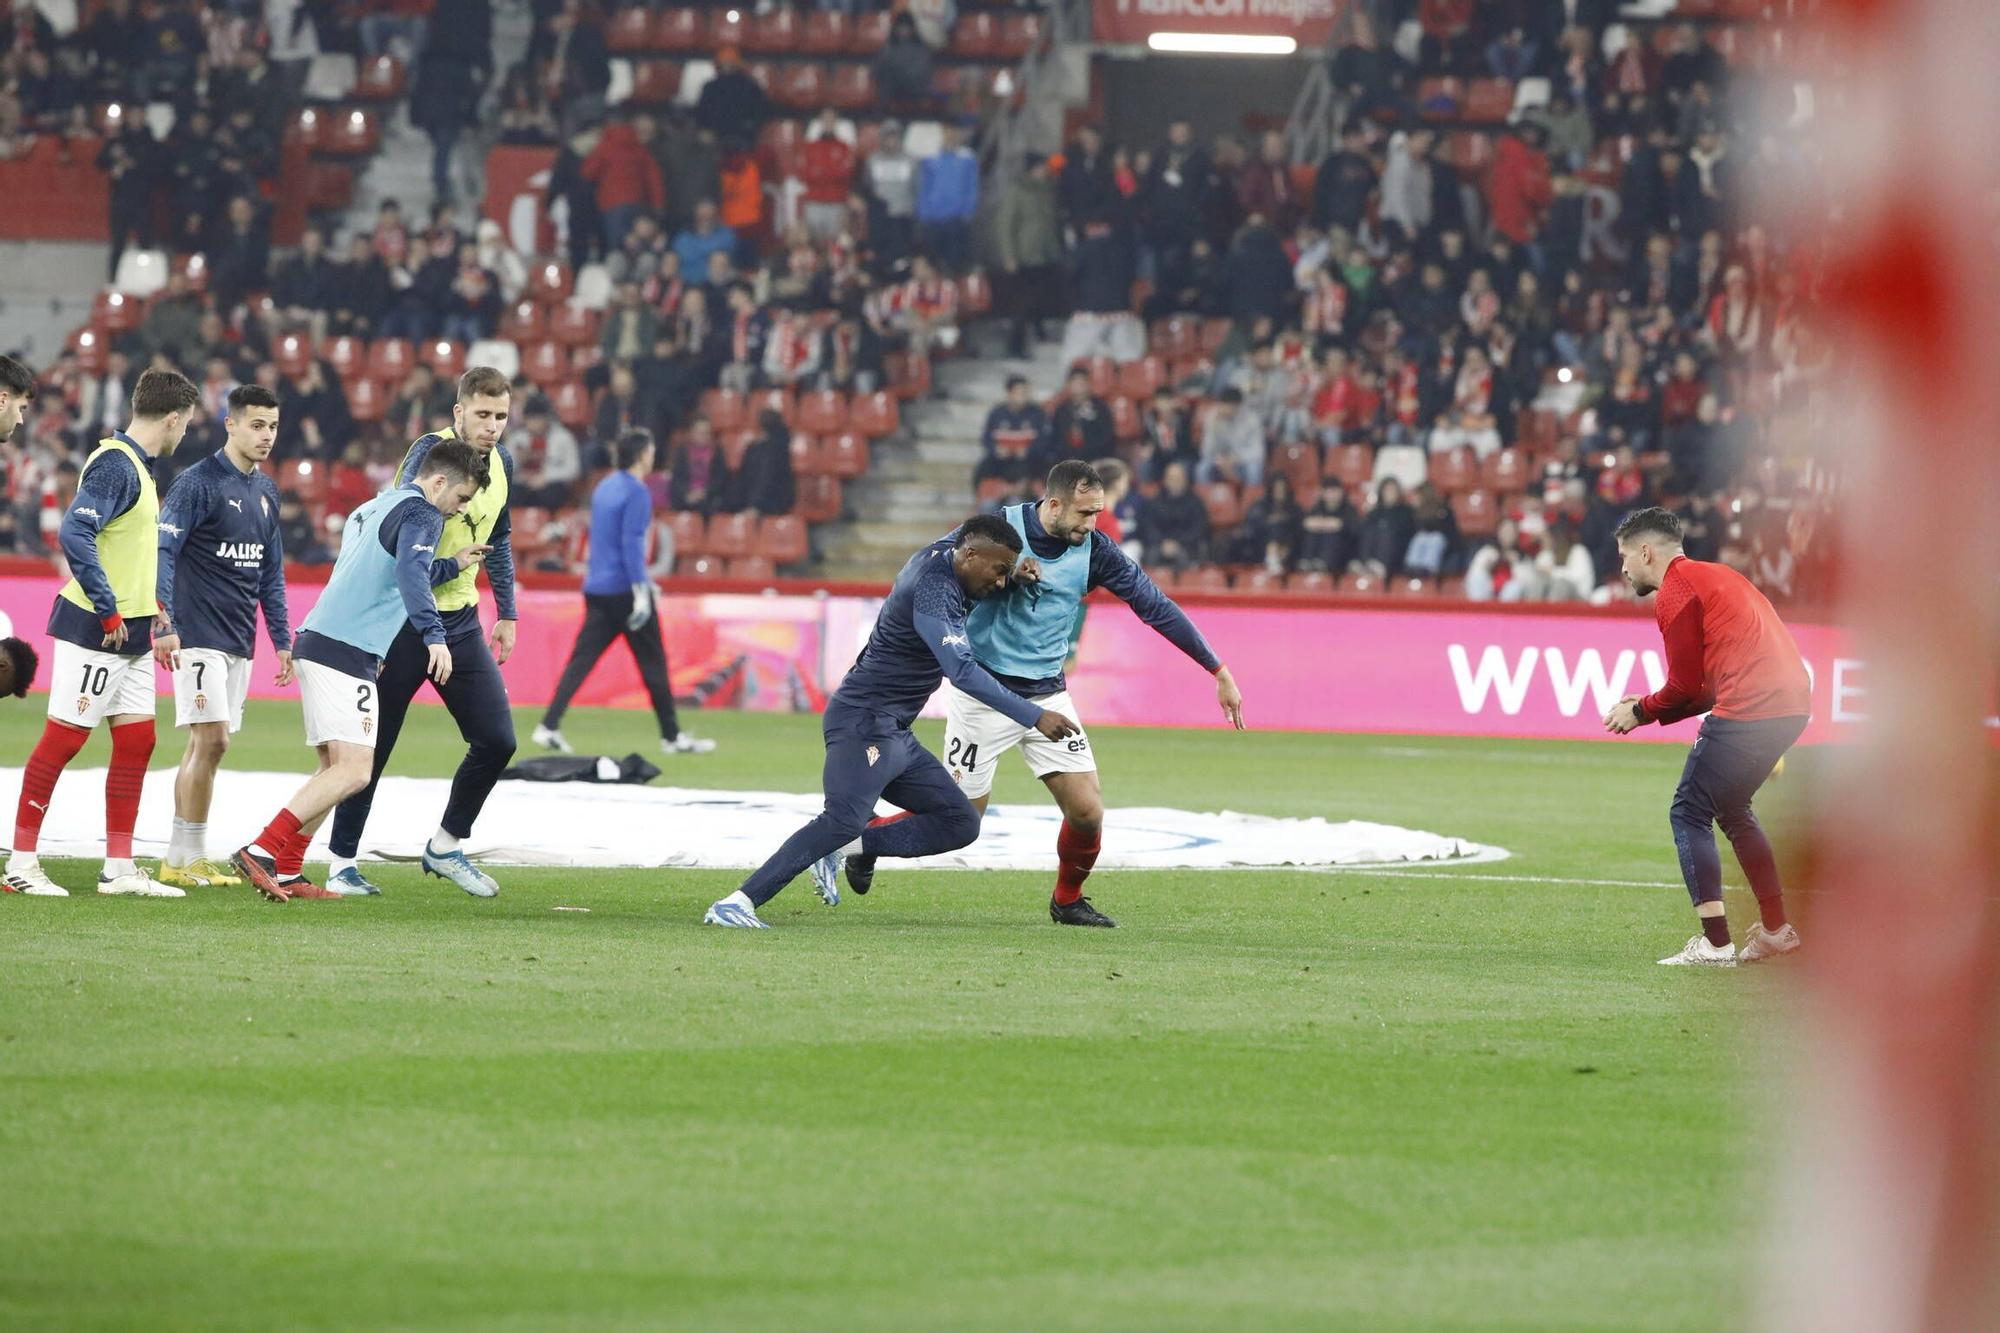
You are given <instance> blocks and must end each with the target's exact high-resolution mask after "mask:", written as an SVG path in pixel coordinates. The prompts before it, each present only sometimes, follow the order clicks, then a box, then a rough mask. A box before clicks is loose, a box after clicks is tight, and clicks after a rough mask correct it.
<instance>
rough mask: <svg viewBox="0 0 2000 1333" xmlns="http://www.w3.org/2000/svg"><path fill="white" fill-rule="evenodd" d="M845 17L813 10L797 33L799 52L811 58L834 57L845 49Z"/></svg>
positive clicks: (846, 23)
mask: <svg viewBox="0 0 2000 1333" xmlns="http://www.w3.org/2000/svg"><path fill="white" fill-rule="evenodd" d="M848 36H849V34H848V20H847V15H845V14H841V13H837V12H834V11H831V10H824V9H815V10H813V11H812V12H811V13H809V14H807V15H806V21H805V26H804V27H803V28H801V29H800V31H799V50H800V51H802V52H804V53H805V54H806V55H812V56H835V55H839V54H840V53H841V52H843V51H845V50H846V49H847V44H848Z"/></svg>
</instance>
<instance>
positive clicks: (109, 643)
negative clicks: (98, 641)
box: [104, 620, 132, 653]
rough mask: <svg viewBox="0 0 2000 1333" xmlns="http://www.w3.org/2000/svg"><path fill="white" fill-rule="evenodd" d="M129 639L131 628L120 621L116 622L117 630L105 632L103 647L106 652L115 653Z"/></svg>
mask: <svg viewBox="0 0 2000 1333" xmlns="http://www.w3.org/2000/svg"><path fill="white" fill-rule="evenodd" d="M131 637H132V627H131V626H130V625H127V624H126V623H125V622H124V621H122V620H121V621H119V622H118V628H117V629H114V630H106V631H105V634H104V647H105V648H106V650H108V651H110V652H114V653H115V652H117V651H118V650H119V649H121V648H123V647H124V646H125V640H127V639H129V638H131Z"/></svg>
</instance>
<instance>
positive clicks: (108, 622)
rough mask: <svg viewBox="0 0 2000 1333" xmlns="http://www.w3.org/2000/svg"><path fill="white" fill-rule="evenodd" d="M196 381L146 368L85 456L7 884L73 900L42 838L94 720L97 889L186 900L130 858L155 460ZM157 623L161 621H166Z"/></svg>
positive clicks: (145, 691) (149, 676) (69, 516)
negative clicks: (57, 878)
mask: <svg viewBox="0 0 2000 1333" xmlns="http://www.w3.org/2000/svg"><path fill="white" fill-rule="evenodd" d="M200 401H201V394H200V391H199V390H197V389H196V388H195V386H194V385H193V384H192V383H191V382H189V380H188V378H187V377H186V376H185V375H182V374H180V373H178V372H176V371H172V370H149V371H147V372H146V373H145V374H143V375H141V376H139V381H138V383H137V384H135V385H133V386H132V423H131V425H129V426H128V427H126V428H125V429H124V430H122V431H119V432H117V433H116V434H114V435H112V436H111V437H110V438H109V439H106V440H102V441H100V442H99V443H98V446H97V448H96V449H95V450H94V451H93V452H92V453H91V455H90V457H89V458H88V459H86V460H85V461H84V464H83V473H82V475H81V476H80V477H79V478H78V480H77V488H76V499H75V500H74V501H72V502H71V503H70V507H69V512H68V513H66V514H64V515H63V520H62V528H61V531H60V534H59V536H60V540H61V542H62V550H63V555H64V556H65V557H66V558H67V559H68V560H69V567H70V572H71V574H72V575H73V577H72V578H71V579H70V581H69V582H68V583H66V584H64V585H63V588H62V591H61V592H59V593H58V594H57V595H56V602H55V606H54V608H53V609H52V610H51V611H50V613H49V634H50V636H51V637H52V638H54V639H55V641H56V644H55V654H54V658H53V664H52V667H51V671H52V676H51V679H50V682H49V722H48V726H47V728H46V729H44V730H43V732H42V738H41V740H39V741H37V742H36V743H35V749H34V753H32V754H30V755H29V756H28V765H27V770H26V772H24V773H23V774H22V775H21V801H20V805H19V806H18V808H17V809H16V812H15V816H14V854H13V855H12V856H10V857H8V858H7V870H6V875H5V878H4V881H0V883H4V887H5V888H7V889H8V890H11V891H12V892H15V893H32V894H39V895H42V896H44V897H50V898H66V897H68V896H69V894H68V891H67V890H65V889H63V888H62V887H61V886H59V885H57V884H56V883H55V882H54V881H53V880H51V879H50V878H49V877H48V875H47V874H46V873H44V871H43V870H42V865H41V858H40V857H39V856H37V855H36V845H37V843H38V842H39V841H40V839H41V834H42V820H43V818H44V817H45V816H46V815H47V814H48V811H49V799H50V797H51V796H53V795H54V793H55V788H56V779H58V778H60V777H61V776H62V771H63V769H64V768H65V767H67V766H68V764H69V761H70V760H72V759H74V758H76V756H77V752H78V751H80V750H82V749H83V744H84V742H85V741H87V740H89V739H90V733H91V732H92V731H94V730H95V729H96V727H97V724H98V723H99V722H103V721H106V720H109V722H110V724H111V768H110V771H109V773H108V774H107V775H106V777H105V780H104V873H103V874H101V875H99V876H98V879H97V891H98V892H99V893H108V894H120V895H132V896H135V897H144V898H182V897H185V896H186V894H184V893H183V892H182V891H181V890H180V889H177V888H175V887H174V886H173V885H171V884H162V883H160V882H159V881H158V880H156V879H154V878H153V877H152V876H151V875H148V874H147V873H146V872H145V871H143V870H141V869H140V868H139V867H138V866H137V865H136V864H135V863H134V862H133V860H132V825H133V824H134V823H136V822H137V820H138V818H139V792H140V788H141V787H142V786H143V785H144V783H145V780H146V761H147V760H149V759H151V758H152V757H153V739H154V738H153V658H152V646H153V634H154V631H155V628H156V626H155V624H154V617H155V616H156V615H158V613H159V610H160V604H159V601H158V598H157V597H156V595H155V588H156V579H157V576H158V572H159V535H160V534H159V521H160V500H159V493H158V492H157V491H155V490H154V489H153V464H154V461H155V460H156V459H159V458H162V457H164V456H165V455H167V454H171V453H172V452H173V451H174V449H175V448H176V447H177V446H178V445H179V444H180V442H181V437H182V436H183V435H185V434H186V433H187V427H188V421H189V420H190V419H191V418H192V417H193V415H194V409H195V405H196V404H197V403H199V402H200ZM157 628H158V629H160V630H162V631H164V630H165V629H166V628H167V626H166V625H165V624H164V623H162V624H160V625H159V626H158V627H157Z"/></svg>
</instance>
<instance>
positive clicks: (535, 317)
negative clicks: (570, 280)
mask: <svg viewBox="0 0 2000 1333" xmlns="http://www.w3.org/2000/svg"><path fill="white" fill-rule="evenodd" d="M548 327H549V321H548V312H547V311H545V310H543V309H542V307H540V306H538V305H536V304H535V303H534V302H533V301H516V302H515V303H514V304H513V305H512V306H510V307H508V310H507V313H506V314H505V315H503V316H501V318H500V333H499V336H500V337H502V338H505V339H506V340H507V341H508V342H512V343H530V342H534V341H535V340H536V339H538V338H542V337H544V336H546V334H547V332H548Z"/></svg>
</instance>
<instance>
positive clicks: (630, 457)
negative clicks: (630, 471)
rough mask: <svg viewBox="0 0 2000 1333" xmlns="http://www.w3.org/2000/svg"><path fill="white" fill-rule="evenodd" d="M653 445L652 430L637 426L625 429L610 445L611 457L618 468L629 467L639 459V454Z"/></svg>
mask: <svg viewBox="0 0 2000 1333" xmlns="http://www.w3.org/2000/svg"><path fill="white" fill-rule="evenodd" d="M652 447H653V432H651V431H649V430H646V429H645V428H644V427H639V428H636V429H633V430H628V431H626V432H625V433H624V434H623V435H620V436H619V437H618V441H617V443H616V444H614V445H612V446H611V457H612V459H613V461H615V462H616V463H617V464H618V466H619V468H620V469H624V468H628V467H631V466H632V465H633V464H634V463H636V462H638V461H639V457H640V455H642V454H644V453H645V452H646V451H647V450H648V449H650V448H652Z"/></svg>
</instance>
